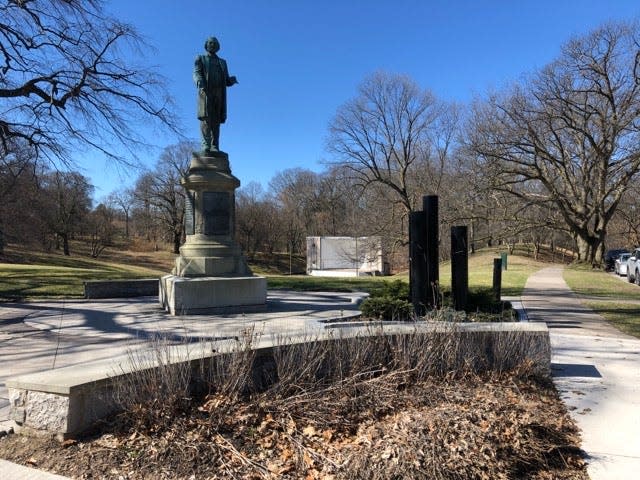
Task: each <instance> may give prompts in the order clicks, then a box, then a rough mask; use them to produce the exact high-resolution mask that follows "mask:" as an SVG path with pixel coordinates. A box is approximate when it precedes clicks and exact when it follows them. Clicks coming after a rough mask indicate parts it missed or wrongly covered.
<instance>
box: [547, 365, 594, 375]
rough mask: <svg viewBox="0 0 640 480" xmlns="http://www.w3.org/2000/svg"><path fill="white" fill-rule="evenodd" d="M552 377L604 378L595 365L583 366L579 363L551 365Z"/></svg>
mask: <svg viewBox="0 0 640 480" xmlns="http://www.w3.org/2000/svg"><path fill="white" fill-rule="evenodd" d="M551 376H552V377H557V378H558V377H586V378H602V375H601V374H600V372H599V371H598V369H597V368H596V367H595V365H581V364H578V363H551Z"/></svg>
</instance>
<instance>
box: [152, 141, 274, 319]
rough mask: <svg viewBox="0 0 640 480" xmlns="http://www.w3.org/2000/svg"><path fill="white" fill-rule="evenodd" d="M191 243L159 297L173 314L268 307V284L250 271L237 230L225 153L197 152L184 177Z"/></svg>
mask: <svg viewBox="0 0 640 480" xmlns="http://www.w3.org/2000/svg"><path fill="white" fill-rule="evenodd" d="M181 183H182V186H183V187H184V188H185V190H186V193H187V194H186V206H185V220H184V222H185V231H186V241H185V243H184V245H183V246H182V247H180V256H179V257H178V258H176V263H175V267H174V269H173V272H172V274H171V275H166V276H164V277H162V279H161V280H160V292H159V300H160V304H161V305H162V307H163V308H164V309H165V310H167V311H168V312H170V313H171V314H172V315H187V314H198V313H202V314H211V313H232V312H238V313H243V312H256V311H260V310H264V309H266V301H267V282H266V279H265V278H264V277H258V276H255V275H253V274H252V273H251V269H250V268H249V266H248V265H247V262H246V260H245V258H244V256H243V255H242V250H241V248H240V246H239V245H238V244H237V243H236V241H235V239H234V234H235V189H236V188H238V187H239V186H240V181H239V180H238V179H237V178H236V177H234V176H233V175H232V174H231V169H230V168H229V157H228V156H227V154H226V153H224V152H209V153H208V154H207V155H202V154H194V155H193V158H192V159H191V164H190V166H189V170H188V171H187V174H186V175H185V177H184V178H183V179H182V182H181Z"/></svg>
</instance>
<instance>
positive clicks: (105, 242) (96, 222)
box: [87, 203, 116, 258]
mask: <svg viewBox="0 0 640 480" xmlns="http://www.w3.org/2000/svg"><path fill="white" fill-rule="evenodd" d="M115 213H116V212H115V210H114V209H113V208H111V207H109V206H107V205H105V204H103V203H101V204H99V205H98V206H97V207H96V208H95V209H94V210H93V211H92V212H91V213H90V214H89V217H88V222H87V226H88V227H89V242H90V247H91V257H92V258H98V257H99V256H100V254H101V253H102V252H103V251H104V249H105V248H107V247H109V246H111V245H113V236H114V233H115V227H114V218H115Z"/></svg>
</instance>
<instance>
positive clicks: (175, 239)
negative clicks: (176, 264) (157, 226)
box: [173, 230, 182, 254]
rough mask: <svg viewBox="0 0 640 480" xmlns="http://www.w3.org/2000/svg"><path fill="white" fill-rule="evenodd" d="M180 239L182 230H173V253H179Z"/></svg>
mask: <svg viewBox="0 0 640 480" xmlns="http://www.w3.org/2000/svg"><path fill="white" fill-rule="evenodd" d="M181 241H182V230H177V231H176V230H174V231H173V253H175V254H179V253H180V243H181Z"/></svg>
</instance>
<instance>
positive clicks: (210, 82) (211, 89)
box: [193, 55, 233, 124]
mask: <svg viewBox="0 0 640 480" xmlns="http://www.w3.org/2000/svg"><path fill="white" fill-rule="evenodd" d="M193 80H194V82H196V86H197V87H198V88H200V87H202V88H204V92H205V93H204V94H203V93H202V92H201V91H199V94H198V109H197V112H198V119H199V120H209V122H210V123H211V124H215V123H224V122H225V120H226V119H227V87H230V86H231V85H233V83H232V82H231V79H230V78H229V71H228V69H227V62H225V61H224V60H223V59H222V58H220V57H218V56H216V55H212V56H209V55H198V56H197V57H196V61H195V66H194V69H193Z"/></svg>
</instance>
